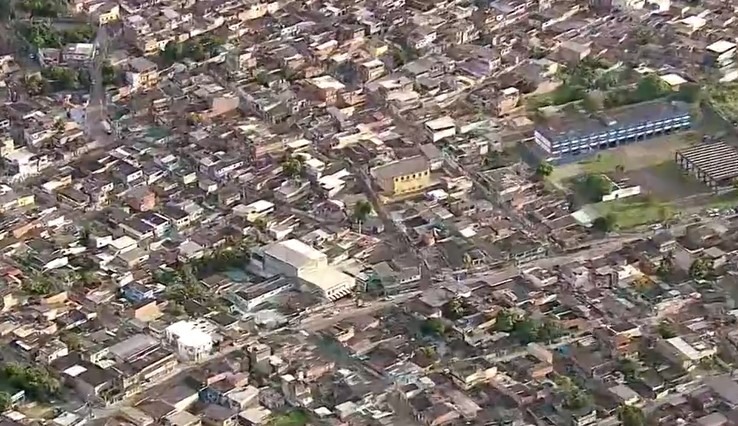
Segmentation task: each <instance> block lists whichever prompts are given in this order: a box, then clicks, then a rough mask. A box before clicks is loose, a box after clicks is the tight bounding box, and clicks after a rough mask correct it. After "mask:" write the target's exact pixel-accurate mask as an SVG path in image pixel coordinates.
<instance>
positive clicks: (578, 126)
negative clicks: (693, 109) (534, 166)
mask: <svg viewBox="0 0 738 426" xmlns="http://www.w3.org/2000/svg"><path fill="white" fill-rule="evenodd" d="M683 114H689V106H688V105H687V104H685V103H683V102H668V101H664V100H656V101H652V102H643V103H639V104H635V105H628V106H624V107H622V108H617V109H612V110H608V111H605V112H604V113H602V114H599V115H598V116H596V115H594V114H586V113H583V112H579V111H567V112H566V113H562V114H560V115H558V116H555V117H551V118H549V119H548V120H546V121H545V122H544V123H542V124H541V125H539V126H538V127H537V128H536V130H537V131H538V132H539V133H541V134H542V135H543V136H545V137H546V138H548V139H549V140H557V139H561V138H569V137H578V136H586V135H591V134H594V133H600V132H603V131H606V130H608V129H611V128H617V127H619V126H622V125H630V124H637V123H645V122H650V121H656V120H662V119H665V118H671V117H675V116H679V115H683Z"/></svg>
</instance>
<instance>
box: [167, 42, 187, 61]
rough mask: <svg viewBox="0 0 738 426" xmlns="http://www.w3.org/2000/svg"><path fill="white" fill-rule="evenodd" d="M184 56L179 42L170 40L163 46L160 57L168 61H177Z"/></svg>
mask: <svg viewBox="0 0 738 426" xmlns="http://www.w3.org/2000/svg"><path fill="white" fill-rule="evenodd" d="M183 56H184V48H183V46H182V44H181V43H176V42H173V41H170V42H169V43H167V45H166V46H164V51H163V52H162V57H163V58H164V59H166V60H167V61H169V62H177V61H178V60H180V59H182V57H183Z"/></svg>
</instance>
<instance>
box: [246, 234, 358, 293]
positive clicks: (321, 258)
mask: <svg viewBox="0 0 738 426" xmlns="http://www.w3.org/2000/svg"><path fill="white" fill-rule="evenodd" d="M254 259H257V260H258V259H260V260H261V263H262V264H261V265H260V269H261V271H263V274H264V275H265V276H268V277H273V276H277V275H283V276H287V277H292V278H297V279H298V281H299V283H300V284H301V287H302V288H303V289H305V290H308V291H311V292H314V293H317V294H319V295H320V296H322V297H325V298H326V299H329V300H337V299H340V298H342V297H345V296H348V295H350V294H352V293H353V290H354V288H355V287H356V280H355V279H354V277H352V276H350V275H348V274H345V273H343V272H341V271H339V270H338V269H336V268H335V267H333V266H331V265H329V264H328V258H327V256H326V255H325V254H324V253H322V252H321V251H319V250H316V249H315V248H313V247H311V246H309V245H307V244H305V243H303V242H302V241H300V240H294V239H293V240H286V241H280V242H277V243H273V244H270V245H269V246H267V247H266V248H264V250H263V251H262V252H261V253H255V255H254V256H253V258H252V261H253V260H254Z"/></svg>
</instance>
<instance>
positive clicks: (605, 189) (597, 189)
mask: <svg viewBox="0 0 738 426" xmlns="http://www.w3.org/2000/svg"><path fill="white" fill-rule="evenodd" d="M582 191H583V192H584V194H585V196H586V197H587V198H588V199H589V200H590V201H594V202H597V201H601V200H602V197H603V196H605V195H608V194H610V193H611V192H612V181H611V180H610V179H608V178H607V176H604V175H601V174H595V175H587V176H586V177H585V178H584V181H582Z"/></svg>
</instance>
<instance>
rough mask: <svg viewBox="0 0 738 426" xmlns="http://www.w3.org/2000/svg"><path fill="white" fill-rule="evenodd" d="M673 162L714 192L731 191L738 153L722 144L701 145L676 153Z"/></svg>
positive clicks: (736, 174) (737, 165)
mask: <svg viewBox="0 0 738 426" xmlns="http://www.w3.org/2000/svg"><path fill="white" fill-rule="evenodd" d="M674 161H676V163H677V165H679V167H680V168H681V169H682V170H683V171H684V172H685V173H687V174H689V175H692V176H694V177H696V178H697V179H699V180H700V181H702V182H704V183H705V185H707V186H709V187H710V189H712V190H713V191H715V192H719V191H721V190H723V189H732V188H733V184H734V182H735V180H736V178H738V151H736V149H735V148H734V147H732V146H730V145H728V144H725V143H723V142H718V143H702V144H699V145H695V146H692V147H689V148H687V149H683V150H681V151H677V152H676V153H675V154H674Z"/></svg>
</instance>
